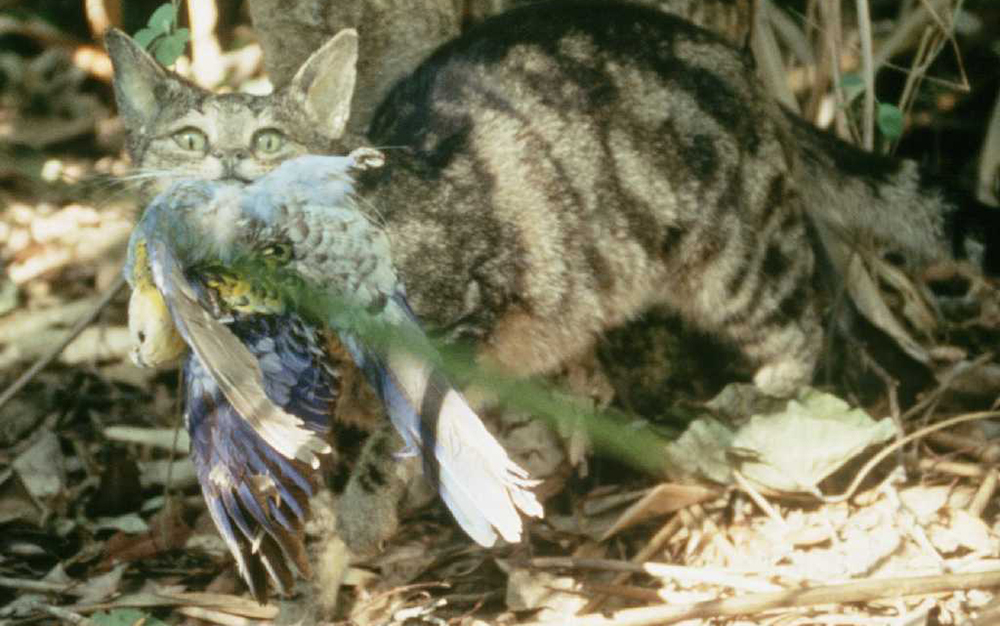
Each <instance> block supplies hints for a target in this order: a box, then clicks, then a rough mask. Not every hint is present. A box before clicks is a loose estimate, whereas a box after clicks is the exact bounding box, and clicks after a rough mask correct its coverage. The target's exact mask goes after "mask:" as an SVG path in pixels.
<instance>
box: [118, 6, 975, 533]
mask: <svg viewBox="0 0 1000 626" xmlns="http://www.w3.org/2000/svg"><path fill="white" fill-rule="evenodd" d="M108 41H109V49H110V52H111V55H112V58H113V60H114V62H115V70H116V93H117V97H118V102H119V108H120V110H121V112H122V114H123V116H124V118H125V120H126V123H127V125H128V126H129V128H130V130H131V138H130V143H129V149H130V153H131V156H132V158H133V159H134V162H135V165H136V167H137V168H138V169H139V171H140V172H143V171H145V172H148V173H149V174H150V176H151V178H150V180H151V183H150V191H155V190H156V188H157V187H160V188H162V187H163V186H165V185H166V184H167V183H168V182H169V180H170V179H172V178H185V177H187V178H191V177H194V178H236V179H243V180H250V179H254V178H256V177H257V176H259V175H260V174H261V173H263V172H265V171H268V170H270V169H272V168H273V167H274V166H275V165H276V164H277V163H280V162H281V161H283V160H286V159H288V158H290V157H292V156H297V155H299V154H303V153H331V152H334V153H346V152H347V151H348V150H349V149H351V148H354V147H356V146H358V145H366V144H367V145H371V146H374V147H377V148H380V149H382V150H383V151H384V154H385V156H386V164H385V166H384V167H382V168H379V169H374V170H371V171H367V172H364V173H362V174H361V175H360V177H359V179H358V181H357V182H358V187H357V188H358V193H359V204H360V206H362V207H365V208H366V210H369V211H370V212H371V214H372V216H374V217H373V219H375V220H376V221H377V222H378V223H380V224H381V225H383V227H384V228H385V230H386V232H387V233H388V235H389V240H390V243H391V247H392V255H393V260H394V263H395V265H396V267H397V270H398V272H399V275H400V276H401V278H402V280H403V281H404V283H405V286H406V290H407V294H408V298H409V301H410V303H411V305H412V306H413V308H414V310H415V311H416V313H417V314H418V316H419V317H420V318H421V320H422V321H423V323H424V324H425V325H426V326H427V327H428V329H429V330H433V331H436V332H437V333H439V334H441V335H443V336H445V337H448V338H451V339H455V340H462V339H465V340H470V341H472V342H474V344H475V345H476V347H477V349H478V355H479V357H480V358H482V359H484V360H487V361H490V362H492V363H499V364H502V365H503V366H505V367H507V368H508V369H509V370H511V371H512V372H514V373H516V374H521V375H527V374H532V373H539V372H546V371H550V370H552V369H554V368H556V367H558V366H559V365H561V364H563V363H565V362H566V361H568V360H570V359H572V358H573V357H575V356H577V355H579V354H581V353H582V352H584V351H586V350H587V349H588V348H589V347H590V346H591V345H592V344H593V343H594V342H595V341H596V340H597V339H598V337H599V336H600V334H601V333H602V332H603V331H605V330H607V329H610V328H614V327H617V326H621V325H623V324H625V323H627V322H628V321H629V320H631V319H634V318H635V317H637V316H638V315H640V314H641V313H643V312H644V311H646V310H649V309H653V308H664V307H665V308H669V309H671V310H673V311H675V312H677V313H679V314H680V315H681V316H683V317H684V318H685V319H687V320H689V321H690V322H692V323H693V324H695V325H697V326H700V327H701V328H704V329H706V330H709V331H711V332H712V333H714V334H716V335H718V336H721V337H723V338H725V339H727V340H729V341H730V342H732V343H733V344H734V345H735V346H736V347H737V348H738V349H739V350H740V351H741V352H742V353H743V355H744V356H745V357H747V359H748V360H749V361H750V362H751V363H752V364H753V365H754V366H755V367H756V368H757V369H756V375H755V378H754V380H755V382H756V383H757V384H758V385H759V386H760V387H761V388H762V389H764V390H765V391H768V392H771V393H776V394H787V393H789V392H791V391H792V390H794V388H795V387H797V386H798V385H802V384H805V383H808V382H809V380H810V378H811V375H812V372H813V368H814V365H815V363H816V360H817V358H818V356H819V352H820V348H821V345H822V338H823V328H822V325H821V323H820V310H821V306H822V304H821V298H819V297H818V293H817V284H818V282H819V281H818V276H817V273H818V272H817V268H818V266H819V265H820V261H821V260H823V254H824V248H823V246H822V244H821V243H820V242H821V241H822V240H825V239H827V238H829V237H830V236H835V237H839V238H846V239H850V240H855V239H857V240H860V241H865V240H873V241H876V242H877V243H879V244H882V245H887V246H889V247H892V248H895V249H897V250H900V251H902V252H903V253H904V255H906V254H911V255H912V256H914V257H915V258H917V259H918V260H926V259H929V258H936V257H940V256H944V255H947V254H948V237H947V235H948V232H947V231H948V226H949V223H950V219H951V216H953V215H954V214H955V212H956V211H957V209H958V207H955V206H952V205H950V204H948V203H947V202H946V201H945V200H944V199H943V198H942V196H940V195H938V194H935V193H930V194H925V193H924V190H923V189H922V188H921V187H920V184H919V176H918V175H917V174H916V172H915V169H914V168H913V166H912V164H902V165H900V164H894V163H892V162H890V161H888V160H883V159H878V158H876V157H871V156H864V155H863V153H861V152H859V151H856V150H853V149H851V148H849V147H847V146H846V144H841V143H838V142H836V141H834V140H832V139H830V138H828V137H826V136H824V135H822V134H821V133H819V132H817V131H814V130H812V129H810V128H806V127H805V126H803V125H800V124H799V123H797V122H794V121H792V120H791V119H789V117H787V115H786V114H785V113H784V112H783V111H782V110H781V108H780V107H779V106H778V105H777V104H775V103H774V102H773V101H772V100H771V99H769V98H768V97H767V95H766V94H765V93H764V92H763V90H762V88H761V87H760V86H759V85H758V82H757V81H756V79H755V78H754V73H753V68H752V67H751V64H750V63H749V62H748V60H747V58H746V57H745V55H744V54H743V53H742V52H741V51H739V50H737V49H736V48H733V47H731V46H729V45H728V44H726V43H725V42H724V41H723V40H722V39H720V38H719V37H717V36H715V35H713V34H711V33H709V32H707V31H704V30H701V29H699V28H697V27H695V26H693V25H691V24H689V23H687V22H685V21H683V20H681V19H678V18H676V17H672V16H667V15H664V14H662V13H658V12H656V11H654V10H651V9H644V8H640V7H633V6H628V5H615V6H614V7H609V6H607V5H602V4H591V3H584V2H581V3H571V4H566V5H559V4H555V5H545V6H536V7H528V8H526V9H523V10H519V11H516V12H513V13H511V14H509V15H504V16H501V17H500V18H497V19H495V20H491V21H489V22H487V23H485V24H483V25H482V26H480V27H478V28H476V29H473V30H472V31H471V32H470V33H468V34H467V35H465V36H463V37H462V38H460V39H458V40H456V41H454V42H452V43H449V44H447V45H446V46H444V47H443V48H441V49H440V50H438V51H437V52H436V53H435V54H434V55H433V56H432V57H431V58H430V59H428V60H427V61H426V62H425V63H423V64H422V65H421V67H420V68H418V69H417V70H416V71H415V72H414V73H413V74H412V75H411V76H410V77H408V78H406V79H405V80H404V81H402V82H401V83H400V84H398V85H397V86H396V87H395V89H394V90H393V91H392V92H391V93H390V95H389V96H388V98H387V99H386V100H385V101H384V102H383V103H382V104H381V106H380V107H379V109H378V111H377V112H376V114H375V117H374V121H373V124H372V127H371V130H370V132H369V133H368V134H367V135H366V136H363V137H343V136H342V132H343V129H344V127H345V125H346V115H345V109H346V108H349V103H350V96H351V88H352V87H353V59H352V58H351V54H350V50H349V47H350V46H347V47H345V46H344V45H342V44H344V42H345V41H347V40H346V39H345V40H343V41H340V42H339V43H338V42H336V41H335V42H331V44H329V45H328V46H326V47H324V48H323V49H321V50H320V51H318V52H317V53H316V54H315V55H314V56H313V57H311V58H310V60H309V61H307V62H306V64H305V65H304V66H303V67H302V68H301V69H300V70H299V72H298V73H297V74H296V76H295V77H294V78H293V79H292V80H291V81H289V84H288V86H287V87H286V88H284V89H282V90H280V91H278V92H276V93H275V94H273V95H271V96H250V95H241V94H225V95H213V94H209V93H206V92H204V91H201V90H198V89H197V88H196V87H194V86H192V85H190V84H187V83H185V82H184V81H182V80H180V79H178V78H176V77H174V76H172V75H169V74H168V73H166V72H164V71H163V70H162V69H159V68H158V67H156V66H155V64H154V63H153V62H152V60H151V59H149V57H148V56H146V55H144V54H143V53H142V52H141V51H140V50H138V49H137V48H136V47H135V46H134V45H131V44H130V43H129V42H127V41H126V40H125V38H124V37H123V36H115V37H111V38H109V40H108ZM852 162H853V163H870V164H874V165H877V168H876V169H875V170H874V171H859V168H854V169H853V170H852V169H850V168H849V166H850V164H851V163H852ZM141 175H142V174H140V176H141ZM914 207H917V208H918V211H917V215H918V219H916V220H913V219H912V218H913V212H914ZM386 462H392V459H387V460H386ZM399 491H400V490H399V489H398V485H397V488H396V490H395V491H394V492H393V493H394V494H395V495H394V496H393V497H396V496H398V495H399ZM380 507H381V505H377V506H375V505H373V506H372V507H370V508H371V509H379V510H384V509H383V508H380ZM380 523H381V521H379V522H378V523H373V520H371V519H370V518H365V519H360V520H359V521H358V524H356V525H357V526H358V528H359V529H360V531H361V532H369V533H371V534H372V535H373V536H374V539H375V540H377V539H378V535H379V532H381V531H379V530H378V529H377V527H378V525H379V524H380Z"/></svg>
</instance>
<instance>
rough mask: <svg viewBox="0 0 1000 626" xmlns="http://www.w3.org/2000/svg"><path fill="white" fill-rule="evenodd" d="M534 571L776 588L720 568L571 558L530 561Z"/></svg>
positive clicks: (745, 588)
mask: <svg viewBox="0 0 1000 626" xmlns="http://www.w3.org/2000/svg"><path fill="white" fill-rule="evenodd" d="M530 564H531V565H532V566H534V567H539V568H549V567H557V568H563V569H594V570H602V571H612V572H628V573H630V574H647V575H649V576H652V577H653V578H657V579H660V580H669V581H681V582H684V583H687V584H689V585H699V584H709V585H720V586H723V587H732V588H733V589H743V590H747V591H758V592H760V591H777V590H779V589H781V587H780V586H779V585H776V584H774V583H770V582H767V581H765V580H760V579H756V578H748V577H747V576H743V575H740V574H734V573H733V572H732V571H731V570H729V569H726V568H722V567H688V566H686V565H672V564H670V563H631V562H629V561H616V560H614V559H578V558H574V557H561V556H549V557H537V558H534V559H531V561H530Z"/></svg>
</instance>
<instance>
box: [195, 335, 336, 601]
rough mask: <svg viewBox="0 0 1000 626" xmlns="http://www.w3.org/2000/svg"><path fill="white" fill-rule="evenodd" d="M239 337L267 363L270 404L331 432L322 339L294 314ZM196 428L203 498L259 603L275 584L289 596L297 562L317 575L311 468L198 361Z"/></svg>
mask: <svg viewBox="0 0 1000 626" xmlns="http://www.w3.org/2000/svg"><path fill="white" fill-rule="evenodd" d="M229 327H230V329H231V330H232V331H233V333H234V334H235V335H236V336H237V337H238V338H239V339H240V340H241V341H242V342H243V343H244V345H246V346H247V347H248V349H249V350H250V351H251V353H253V354H254V356H256V357H257V358H258V359H259V360H261V361H263V360H264V359H269V360H270V366H268V367H262V371H263V374H264V389H265V392H266V393H267V395H268V398H269V399H270V400H271V401H273V402H275V404H278V405H279V406H281V408H282V409H284V410H285V411H287V412H288V413H290V414H292V415H295V416H296V417H299V418H300V419H302V420H303V421H304V423H305V424H306V426H307V427H308V428H310V429H312V430H314V431H315V432H317V433H326V432H328V431H329V429H330V420H331V413H332V409H333V404H332V403H333V401H334V400H335V399H336V398H337V396H338V393H339V380H338V379H337V377H336V376H335V371H334V369H333V367H332V364H330V363H327V362H325V361H324V360H323V358H322V353H321V352H320V351H319V350H318V348H317V342H318V337H317V336H316V334H315V332H314V331H313V330H312V329H311V328H310V327H308V326H306V325H305V324H303V323H302V322H301V321H300V320H299V319H298V318H295V317H294V316H291V315H277V316H261V315H253V316H237V317H235V318H234V319H233V321H232V322H230V324H229ZM185 383H186V389H187V396H188V401H187V411H186V418H187V426H188V430H189V431H190V435H191V442H192V445H191V456H192V460H193V461H194V465H195V469H196V470H197V474H198V479H199V482H200V483H201V486H202V492H203V493H204V495H205V499H206V501H207V502H208V506H209V510H210V512H211V513H212V517H213V519H214V521H215V523H216V526H217V527H218V529H219V532H220V533H221V535H222V537H223V539H224V540H225V541H226V544H227V545H228V546H229V548H230V551H231V552H232V553H233V555H234V557H235V558H236V560H237V564H238V566H239V567H240V570H241V573H242V574H243V576H244V578H245V579H246V580H247V582H248V584H249V585H250V587H251V591H252V592H253V593H254V595H255V596H256V597H257V598H258V599H263V598H264V597H265V595H266V580H267V578H268V577H269V576H270V578H271V579H272V580H273V581H274V583H275V584H276V586H277V587H278V589H279V590H280V591H282V592H284V591H286V590H287V588H288V587H289V586H290V585H291V582H292V580H293V575H292V572H291V570H290V569H289V563H290V564H291V565H293V566H294V567H295V568H296V569H297V570H299V572H300V573H302V574H305V573H307V572H308V562H307V561H306V559H305V551H304V546H303V545H302V537H303V528H302V524H303V523H304V521H305V519H306V516H307V515H308V510H309V502H308V498H309V497H310V496H311V495H312V494H313V493H314V484H313V478H312V474H313V472H312V469H311V468H310V467H309V466H308V465H306V464H304V463H302V462H300V461H296V460H294V459H289V458H287V457H285V456H284V455H282V454H280V453H279V452H278V451H276V450H275V449H273V448H272V447H271V446H270V445H268V443H267V442H266V441H264V439H263V438H262V437H261V436H260V435H259V434H258V433H257V432H256V431H255V430H254V429H253V428H252V427H251V425H250V424H248V423H247V421H246V420H244V419H243V418H242V417H241V416H240V415H239V414H238V413H237V412H236V410H235V409H234V408H233V407H232V405H231V404H230V403H229V402H228V400H227V399H226V397H225V395H224V394H223V393H222V391H221V390H220V389H219V388H218V386H217V385H216V384H215V382H214V380H213V379H212V378H211V376H210V374H209V373H208V371H207V370H206V368H205V367H204V365H203V364H202V363H201V362H200V361H199V360H198V358H197V357H196V356H195V355H193V354H191V355H189V357H188V360H187V362H186V364H185Z"/></svg>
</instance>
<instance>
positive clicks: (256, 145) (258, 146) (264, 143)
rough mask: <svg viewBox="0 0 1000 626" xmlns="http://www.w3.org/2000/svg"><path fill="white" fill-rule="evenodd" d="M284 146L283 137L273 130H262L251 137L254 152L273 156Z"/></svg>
mask: <svg viewBox="0 0 1000 626" xmlns="http://www.w3.org/2000/svg"><path fill="white" fill-rule="evenodd" d="M284 146H285V136H284V135H282V134H281V133H280V132H279V131H276V130H274V129H273V128H268V129H267V130H262V131H260V132H258V133H257V134H256V135H254V137H253V149H254V152H257V153H259V154H275V153H276V152H278V151H279V150H281V149H282V148H283V147H284Z"/></svg>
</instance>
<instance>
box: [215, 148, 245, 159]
mask: <svg viewBox="0 0 1000 626" xmlns="http://www.w3.org/2000/svg"><path fill="white" fill-rule="evenodd" d="M212 156H214V157H215V158H217V159H219V160H220V161H242V160H243V159H245V158H247V157H249V156H250V153H249V152H248V151H246V150H216V151H215V152H213V153H212Z"/></svg>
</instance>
